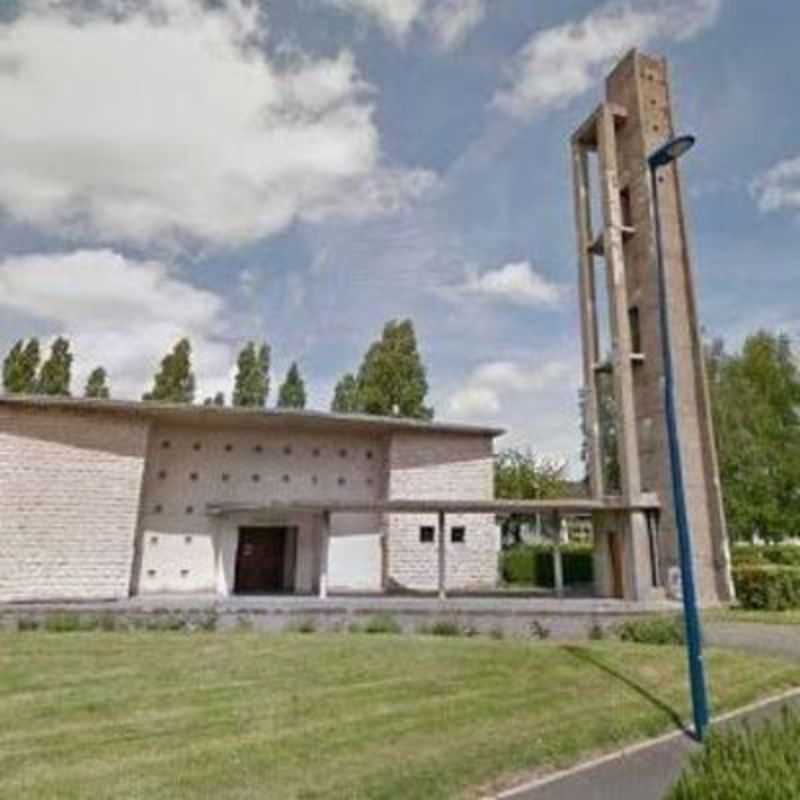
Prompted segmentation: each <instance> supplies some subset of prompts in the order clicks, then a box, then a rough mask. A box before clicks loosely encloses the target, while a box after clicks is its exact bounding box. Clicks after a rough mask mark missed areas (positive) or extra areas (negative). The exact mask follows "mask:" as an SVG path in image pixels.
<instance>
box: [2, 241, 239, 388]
mask: <svg viewBox="0 0 800 800" xmlns="http://www.w3.org/2000/svg"><path fill="white" fill-rule="evenodd" d="M0 308H5V309H8V310H10V311H15V312H17V313H19V314H24V315H27V316H30V317H32V318H34V319H35V320H37V321H38V323H39V324H40V325H42V326H43V327H44V328H46V329H47V330H49V331H50V332H51V333H56V334H64V335H66V336H68V337H69V338H70V339H71V341H72V345H73V352H74V354H75V367H76V369H75V373H76V374H75V376H74V379H73V387H72V388H73V393H80V392H81V391H82V388H83V381H84V380H85V377H86V375H87V374H88V372H89V370H91V369H92V368H93V367H95V366H98V365H101V366H104V367H105V368H106V370H107V371H108V373H109V375H110V379H111V385H112V392H113V394H114V396H116V397H134V398H138V397H139V396H140V395H141V393H142V391H143V390H144V389H146V388H149V385H150V382H151V380H152V376H153V373H154V372H155V369H156V367H157V366H158V364H159V362H160V360H161V358H162V357H163V356H164V354H165V353H166V352H167V351H168V350H169V349H170V348H171V347H172V345H173V344H174V343H175V342H176V341H177V340H178V339H179V338H181V337H183V336H188V337H189V338H190V339H191V341H192V346H193V348H194V356H193V360H194V366H195V372H196V374H197V376H198V384H199V389H198V395H199V396H202V395H204V394H211V393H213V392H215V391H217V390H218V389H227V388H228V383H229V381H228V377H229V374H230V371H231V367H232V364H233V360H234V356H235V353H234V346H233V344H232V343H231V342H230V340H229V339H227V338H226V335H225V333H226V330H227V327H228V325H229V324H230V323H229V320H228V319H227V318H228V311H227V310H226V309H225V307H224V303H223V301H222V300H221V299H220V297H219V296H217V295H216V294H214V293H213V292H210V291H207V290H205V289H201V288H198V287H196V286H193V285H192V284H191V283H188V282H187V281H185V280H182V279H181V278H180V277H178V276H176V275H175V274H173V273H172V272H171V271H170V270H169V269H168V268H167V267H166V266H165V265H164V264H161V263H160V262H158V261H135V260H131V259H127V258H125V257H124V256H122V255H119V254H118V253H115V252H113V251H111V250H78V251H74V252H70V253H52V254H32V255H25V256H10V257H8V258H6V259H4V260H3V261H0Z"/></svg>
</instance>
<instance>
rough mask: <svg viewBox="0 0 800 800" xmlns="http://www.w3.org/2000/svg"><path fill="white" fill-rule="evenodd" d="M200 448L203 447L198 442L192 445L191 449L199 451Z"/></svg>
mask: <svg viewBox="0 0 800 800" xmlns="http://www.w3.org/2000/svg"><path fill="white" fill-rule="evenodd" d="M202 447H203V445H202V444H200V442H195V443H194V444H193V445H192V449H193V450H201V449H202Z"/></svg>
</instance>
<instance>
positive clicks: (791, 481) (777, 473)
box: [706, 331, 800, 541]
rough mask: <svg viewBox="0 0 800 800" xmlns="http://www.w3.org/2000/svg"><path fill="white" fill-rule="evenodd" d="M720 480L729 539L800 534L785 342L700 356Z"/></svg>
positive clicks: (794, 406)
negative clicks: (703, 363) (712, 425)
mask: <svg viewBox="0 0 800 800" xmlns="http://www.w3.org/2000/svg"><path fill="white" fill-rule="evenodd" d="M706 365H707V374H708V379H709V387H710V393H711V405H712V410H713V416H714V425H715V433H716V438H717V450H718V455H719V466H720V478H721V482H722V492H723V497H724V501H725V511H726V516H727V520H728V526H729V529H730V532H731V535H732V537H733V538H734V539H747V540H750V539H752V538H753V537H754V536H755V535H758V536H761V537H763V538H764V539H768V540H773V541H777V540H780V539H782V538H784V537H786V536H797V535H798V534H800V415H799V414H798V409H800V372H799V371H798V366H797V361H796V359H795V356H794V354H793V353H792V348H791V342H790V340H789V338H788V337H787V336H784V335H774V334H772V333H768V332H766V331H759V332H757V333H755V334H754V335H752V336H750V337H748V338H747V340H746V341H745V343H744V346H743V348H742V351H741V353H740V354H729V353H727V352H726V351H725V348H724V345H723V343H722V342H721V341H716V342H714V343H713V344H712V345H711V346H710V347H709V348H707V350H706Z"/></svg>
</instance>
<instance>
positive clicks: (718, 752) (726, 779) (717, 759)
mask: <svg viewBox="0 0 800 800" xmlns="http://www.w3.org/2000/svg"><path fill="white" fill-rule="evenodd" d="M796 797H800V718H798V717H797V716H796V715H794V714H791V713H790V712H789V711H788V709H786V708H784V711H783V717H782V719H781V720H780V722H778V723H768V724H766V725H765V726H764V727H762V728H760V729H759V730H757V731H752V730H749V729H748V728H744V729H742V728H735V729H732V730H730V731H728V732H726V733H723V734H719V733H716V732H713V733H712V734H711V735H710V736H709V738H708V742H707V743H706V745H705V747H704V748H703V750H702V751H701V752H699V753H697V754H696V755H695V756H693V757H692V759H691V761H690V762H689V766H688V767H687V768H686V770H685V771H684V773H683V775H682V776H681V777H680V778H679V780H678V782H677V783H676V784H675V785H674V786H673V787H672V789H671V790H670V792H669V794H668V795H667V797H666V800H767V798H772V799H774V800H784V798H785V800H793V798H796Z"/></svg>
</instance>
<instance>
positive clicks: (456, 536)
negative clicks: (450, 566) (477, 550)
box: [450, 525, 467, 544]
mask: <svg viewBox="0 0 800 800" xmlns="http://www.w3.org/2000/svg"><path fill="white" fill-rule="evenodd" d="M466 540H467V529H466V528H465V527H464V526H463V525H455V526H453V527H452V528H450V541H451V542H452V543H453V544H463V543H464V542H465V541H466Z"/></svg>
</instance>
